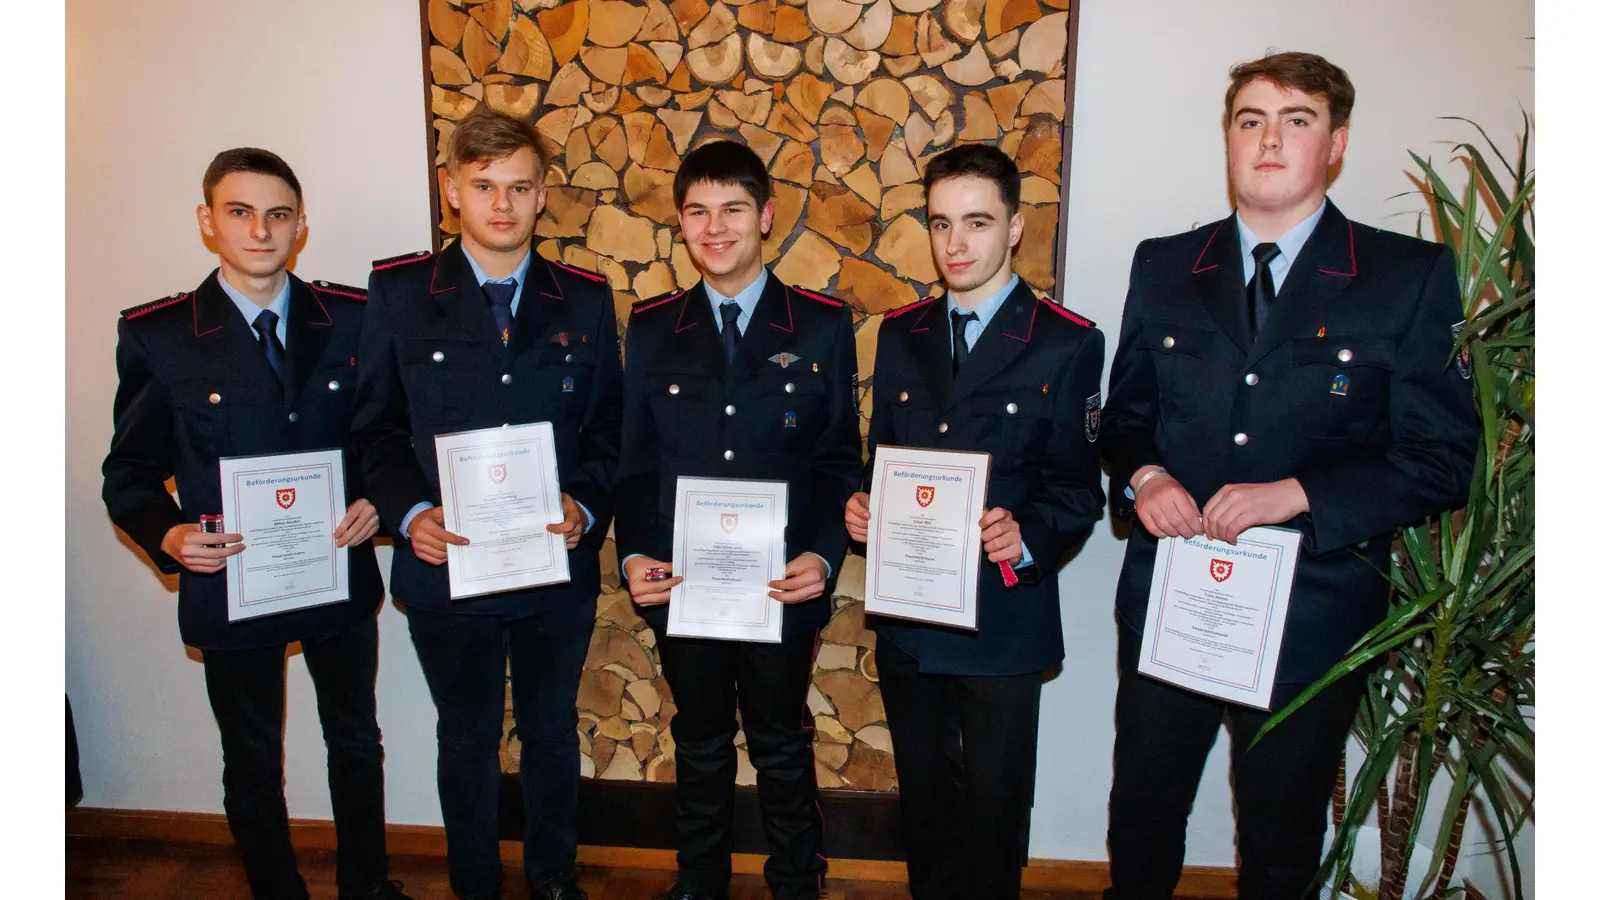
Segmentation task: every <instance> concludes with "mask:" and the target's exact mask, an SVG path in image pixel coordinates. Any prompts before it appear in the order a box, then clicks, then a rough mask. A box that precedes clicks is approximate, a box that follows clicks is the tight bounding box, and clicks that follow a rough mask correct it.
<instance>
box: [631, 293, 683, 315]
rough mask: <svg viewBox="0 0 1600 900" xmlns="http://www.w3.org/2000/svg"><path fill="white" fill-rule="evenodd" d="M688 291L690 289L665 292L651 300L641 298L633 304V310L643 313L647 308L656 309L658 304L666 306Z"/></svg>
mask: <svg viewBox="0 0 1600 900" xmlns="http://www.w3.org/2000/svg"><path fill="white" fill-rule="evenodd" d="M686 293H688V291H678V292H676V293H672V294H665V295H663V296H660V297H652V298H650V299H649V300H640V301H638V302H636V303H634V304H633V312H636V313H642V312H644V311H645V310H647V309H655V308H656V307H658V306H665V305H666V304H668V303H671V302H672V301H674V300H676V299H678V298H679V297H682V296H683V295H684V294H686Z"/></svg>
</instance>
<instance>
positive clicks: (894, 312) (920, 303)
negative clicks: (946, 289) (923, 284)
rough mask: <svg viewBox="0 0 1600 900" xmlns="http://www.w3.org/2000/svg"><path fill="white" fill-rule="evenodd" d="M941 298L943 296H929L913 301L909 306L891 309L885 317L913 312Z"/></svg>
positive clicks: (889, 317) (890, 317)
mask: <svg viewBox="0 0 1600 900" xmlns="http://www.w3.org/2000/svg"><path fill="white" fill-rule="evenodd" d="M939 299H942V298H939V297H929V298H927V299H925V300H918V301H917V302H915V303H913V304H911V305H909V306H902V307H900V308H899V309H891V310H889V311H888V312H886V313H884V314H883V317H884V318H885V319H892V318H894V317H895V316H903V315H905V314H906V313H908V312H911V311H912V310H914V309H921V308H923V307H924V306H927V305H928V304H929V303H932V302H933V301H935V300H939Z"/></svg>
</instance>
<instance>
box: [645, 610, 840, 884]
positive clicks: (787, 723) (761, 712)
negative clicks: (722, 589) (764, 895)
mask: <svg viewBox="0 0 1600 900" xmlns="http://www.w3.org/2000/svg"><path fill="white" fill-rule="evenodd" d="M816 646H817V632H815V631H807V632H804V633H801V634H795V635H788V636H785V637H784V639H783V641H782V643H778V644H756V643H747V642H743V641H714V640H702V639H698V638H674V637H667V636H665V634H663V635H662V636H661V638H660V647H661V671H662V674H664V675H665V676H666V678H667V684H668V686H669V687H671V688H672V698H673V700H674V701H675V702H676V703H677V705H678V712H677V715H675V716H674V717H673V719H672V738H673V740H674V741H675V742H676V743H677V761H678V766H677V769H678V783H677V804H678V816H677V818H678V887H680V888H682V889H683V890H686V891H689V892H691V893H696V894H706V895H709V896H725V895H726V894H727V892H728V880H729V878H731V877H732V872H733V869H732V866H733V857H732V847H733V836H732V826H733V794H734V778H735V776H736V774H737V768H738V755H737V753H736V751H735V750H734V743H733V742H734V737H735V736H736V735H737V733H738V731H739V722H740V720H742V721H743V723H744V736H745V743H746V748H747V749H748V750H749V752H750V764H751V765H752V766H754V767H755V770H756V796H757V798H758V799H759V800H760V802H761V821H762V824H763V825H764V826H765V828H766V832H767V847H768V855H767V864H766V872H765V874H766V879H767V887H768V888H770V889H771V891H772V895H773V897H775V898H777V900H795V898H812V897H816V896H817V895H818V893H819V892H820V891H821V890H822V880H823V877H824V876H825V875H826V873H827V871H828V861H827V859H826V858H824V857H823V855H822V810H821V808H820V807H819V806H818V805H817V769H816V765H817V764H816V758H815V756H814V755H813V754H812V748H811V739H812V721H811V710H810V709H809V708H808V707H807V706H806V694H807V693H809V691H810V689H811V667H812V663H813V662H814V661H815V659H816ZM735 708H737V710H738V713H739V717H740V719H738V720H736V719H735V718H734V710H735Z"/></svg>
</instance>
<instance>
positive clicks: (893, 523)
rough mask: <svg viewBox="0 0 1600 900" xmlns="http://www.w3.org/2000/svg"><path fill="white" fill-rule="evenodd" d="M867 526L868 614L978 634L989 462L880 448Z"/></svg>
mask: <svg viewBox="0 0 1600 900" xmlns="http://www.w3.org/2000/svg"><path fill="white" fill-rule="evenodd" d="M873 459H874V463H873V471H872V490H871V502H870V503H869V506H868V508H869V512H870V513H871V518H870V519H869V520H868V522H867V597H866V607H867V612H869V613H876V614H878V615H884V616H894V617H896V618H901V619H913V620H916V621H919V622H931V623H934V624H938V625H949V626H952V627H955V628H967V629H972V630H976V629H977V627H978V567H979V565H980V564H981V561H982V554H983V540H982V537H981V534H982V531H981V529H979V528H978V520H979V519H981V518H982V517H983V503H984V498H985V496H986V495H987V493H988V487H989V455H988V454H987V453H967V452H957V451H945V450H920V449H916V448H912V447H887V446H880V447H878V448H877V451H876V453H875V454H874V457H873Z"/></svg>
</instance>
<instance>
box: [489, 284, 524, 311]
mask: <svg viewBox="0 0 1600 900" xmlns="http://www.w3.org/2000/svg"><path fill="white" fill-rule="evenodd" d="M516 293H517V283H516V282H515V281H510V282H504V281H486V282H484V284H483V295H484V296H485V297H488V298H489V305H490V306H499V307H504V308H506V309H510V308H511V298H512V297H514V296H516Z"/></svg>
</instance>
